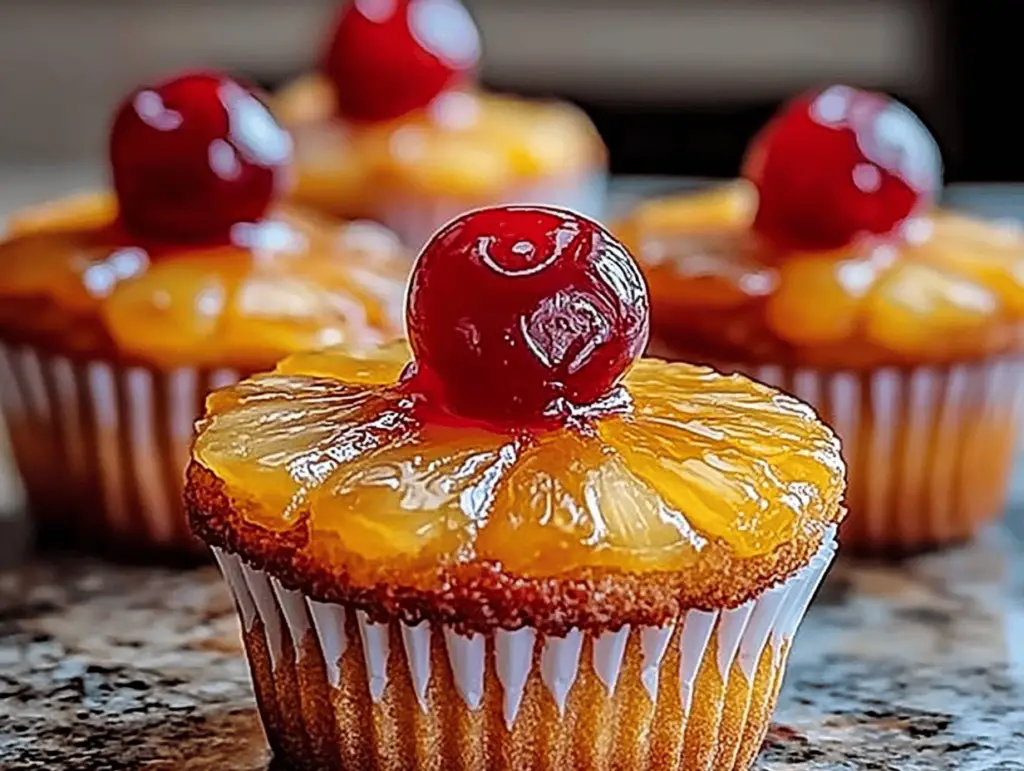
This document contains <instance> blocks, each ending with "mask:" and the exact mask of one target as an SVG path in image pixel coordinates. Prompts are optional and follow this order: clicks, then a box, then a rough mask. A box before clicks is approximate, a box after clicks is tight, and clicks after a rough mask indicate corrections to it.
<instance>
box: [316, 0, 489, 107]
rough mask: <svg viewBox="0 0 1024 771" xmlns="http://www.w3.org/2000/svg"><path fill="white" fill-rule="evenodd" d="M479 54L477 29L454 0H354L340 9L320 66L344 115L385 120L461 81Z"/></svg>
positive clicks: (467, 75) (474, 67) (422, 102)
mask: <svg viewBox="0 0 1024 771" xmlns="http://www.w3.org/2000/svg"><path fill="white" fill-rule="evenodd" d="M479 58H480V34H479V32H478V31H477V28H476V25H475V24H474V22H473V19H472V17H471V16H470V15H469V12H468V11H467V10H466V9H465V8H464V7H463V6H462V5H461V4H460V3H459V2H458V0H353V1H352V2H349V3H348V4H347V5H345V7H344V8H343V9H342V11H341V15H340V16H339V18H338V21H337V23H336V26H335V28H334V34H333V36H332V38H331V40H330V43H329V45H328V48H327V51H326V54H325V56H324V59H323V64H322V69H323V71H324V73H326V75H327V77H328V78H329V79H330V81H331V82H332V83H333V84H334V90H335V94H336V97H337V100H338V112H339V113H340V114H341V115H342V116H344V117H345V118H349V119H350V120H354V121H367V122H369V121H387V120H393V119H395V118H400V117H401V116H403V115H405V114H407V113H409V112H412V111H414V110H418V109H421V108H423V107H426V106H427V105H429V104H430V103H431V102H432V101H433V100H434V98H435V97H436V96H437V95H438V94H440V93H441V92H443V91H445V90H447V89H450V88H452V87H455V86H458V85H460V84H461V83H462V82H463V81H465V80H467V79H468V78H469V77H471V76H472V73H473V71H474V70H475V69H476V64H477V61H478V60H479Z"/></svg>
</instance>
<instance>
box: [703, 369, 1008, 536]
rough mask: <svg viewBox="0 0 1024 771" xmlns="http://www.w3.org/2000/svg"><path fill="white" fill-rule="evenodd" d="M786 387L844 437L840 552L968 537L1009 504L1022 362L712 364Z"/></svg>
mask: <svg viewBox="0 0 1024 771" xmlns="http://www.w3.org/2000/svg"><path fill="white" fill-rule="evenodd" d="M713 366H715V367H716V369H719V370H722V371H724V372H741V373H743V374H746V375H748V376H750V377H753V378H754V379H756V380H760V381H761V382H763V383H766V384H768V385H771V386H775V387H777V388H780V389H781V390H783V391H787V392H789V393H791V394H793V395H794V396H796V397H797V398H799V399H802V400H804V401H806V402H808V403H809V404H811V405H812V406H814V408H815V409H816V410H817V411H818V414H819V415H820V416H821V418H822V419H823V420H824V421H825V422H826V423H828V424H829V425H831V426H832V427H833V428H834V429H835V431H836V433H837V434H838V435H839V438H840V439H841V440H842V444H843V457H844V459H845V461H846V465H847V479H848V483H849V484H848V487H847V492H846V503H847V508H848V510H849V515H848V516H847V518H846V520H845V521H844V522H843V524H842V526H841V531H840V537H841V540H842V543H843V548H844V550H846V551H854V552H861V553H873V554H885V553H898V554H907V553H912V552H918V551H923V550H927V549H931V548H935V547H939V546H944V545H948V544H951V543H955V542H957V541H962V540H965V539H967V538H970V537H971V536H972V535H973V534H974V533H975V532H976V531H977V530H979V529H980V528H981V527H982V526H984V525H985V524H986V523H987V522H989V521H991V520H993V519H995V518H996V517H998V516H1000V515H1001V514H1002V512H1003V510H1004V508H1005V505H1006V491H1007V485H1008V481H1009V475H1010V473H1011V471H1012V468H1013V463H1014V460H1015V456H1016V452H1017V446H1018V427H1019V426H1020V423H1021V420H1022V419H1024V415H1022V408H1024V359H1022V358H1019V357H1008V358H997V359H992V360H989V361H983V362H977V363H970V364H956V365H952V366H944V367H939V366H934V367H911V368H884V369H879V370H875V371H872V372H865V373H858V372H844V371H838V372H835V371H824V370H818V369H813V368H809V367H799V368H794V367H782V366H766V365H743V364H735V363H725V364H723V363H715V364H713Z"/></svg>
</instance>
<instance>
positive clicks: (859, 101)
mask: <svg viewBox="0 0 1024 771" xmlns="http://www.w3.org/2000/svg"><path fill="white" fill-rule="evenodd" d="M744 176H745V179H744V180H742V181H739V182H737V183H733V184H728V185H722V186H720V187H717V188H714V189H710V190H707V191H704V192H700V193H697V194H691V195H680V196H676V197H670V198H666V199H662V200H653V201H648V202H646V203H643V204H641V205H640V206H639V207H638V208H637V209H636V210H635V211H633V212H632V213H631V214H630V215H629V217H627V218H626V219H625V220H624V221H623V222H621V223H620V224H619V226H618V228H617V233H618V234H619V235H620V236H621V237H622V239H623V240H624V241H625V242H626V243H627V244H628V245H629V246H630V247H631V248H633V250H634V251H635V253H636V254H637V256H638V258H639V259H640V262H641V264H642V266H643V268H644V270H645V272H646V274H647V277H648V280H649V281H650V283H651V286H652V305H653V311H652V323H653V338H654V340H653V343H652V345H653V348H654V350H661V351H669V352H674V353H675V354H676V355H678V354H683V355H686V356H688V357H694V358H697V359H700V360H705V361H715V362H723V363H725V362H735V363H776V364H789V365H801V364H806V365H811V366H821V367H835V368H851V369H858V368H863V369H868V368H874V367H879V366H900V365H917V364H932V363H933V364H942V363H947V362H952V361H963V360H970V359H972V358H981V357H984V356H989V355H992V354H997V353H1000V352H1004V351H1017V350H1020V349H1021V347H1022V346H1024V335H1022V334H1021V321H1022V319H1024V236H1022V234H1021V232H1020V231H1019V230H1018V229H1017V228H1011V227H1005V226H998V225H995V224H990V223H984V222H980V221H977V220H972V219H970V218H967V217H964V216H960V215H957V214H954V213H952V212H948V211H944V210H942V209H939V208H936V207H935V205H934V201H935V195H936V193H937V191H938V189H939V185H940V180H941V164H940V159H939V154H938V149H937V147H936V145H935V142H934V140H933V139H932V137H931V136H930V134H929V133H928V131H927V129H925V127H924V126H923V125H922V124H921V123H920V121H918V120H917V118H916V117H915V116H914V115H913V114H912V113H911V112H910V111H909V110H907V109H906V108H905V107H903V106H902V105H900V104H899V103H897V102H895V101H893V100H891V99H888V98H887V97H883V96H880V95H878V94H871V93H866V92H861V91H857V90H855V89H851V88H847V87H844V86H834V87H832V88H829V89H826V90H824V91H821V92H818V93H815V94H811V95H807V96H804V97H800V98H799V99H796V100H794V101H793V102H792V103H790V104H789V105H787V106H786V107H785V108H784V109H783V110H782V112H781V113H780V114H779V115H778V116H777V117H776V118H775V119H774V120H773V121H772V122H771V123H769V124H768V126H767V127H766V128H765V129H764V131H763V132H762V133H761V134H760V135H759V136H758V137H757V138H756V139H755V141H754V143H753V144H752V145H751V148H750V150H749V152H748V156H747V160H746V162H745V165H744Z"/></svg>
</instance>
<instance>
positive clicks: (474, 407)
mask: <svg viewBox="0 0 1024 771" xmlns="http://www.w3.org/2000/svg"><path fill="white" fill-rule="evenodd" d="M648 316H649V298H648V294H647V285H646V284H645V283H644V279H643V276H642V275H641V273H640V270H639V268H638V267H637V264H636V263H635V262H634V260H633V258H632V257H631V256H630V254H629V252H627V251H626V248H625V247H624V246H623V245H622V244H620V243H619V242H618V241H617V240H616V239H615V238H614V237H613V236H612V235H611V234H609V233H608V231H606V230H605V229H604V228H602V227H601V226H600V225H598V224H597V223H595V222H593V221H591V220H589V219H587V218H586V217H583V216H581V215H579V214H574V213H572V212H569V211H565V210H561V209H554V208H546V207H538V206H509V207H498V208H492V209H482V210H479V211H475V212H471V213H469V214H464V215H462V216H461V217H459V218H457V219H455V220H453V221H452V222H450V223H448V225H446V226H445V227H443V228H442V229H441V230H440V231H438V233H437V234H436V235H435V236H434V237H433V238H432V239H431V240H430V242H429V243H428V244H427V245H426V246H425V247H424V248H423V251H422V252H421V254H420V256H419V260H418V261H417V263H416V267H415V269H414V271H413V275H412V279H411V285H410V289H409V300H408V306H407V310H406V324H407V327H408V334H409V340H410V344H411V346H412V350H413V354H414V356H415V375H414V377H413V381H412V382H414V383H416V382H419V383H421V384H424V390H425V391H427V392H428V393H429V392H435V393H437V394H439V397H440V399H441V400H442V401H443V404H444V406H445V407H446V408H447V410H448V411H449V412H452V413H454V414H457V415H460V416H465V417H468V418H471V419H479V420H484V421H490V422H496V423H501V424H509V423H513V424H527V425H529V424H538V423H543V422H545V421H548V420H551V419H552V416H556V417H557V416H558V415H565V414H572V413H573V412H574V410H573V407H575V406H582V405H588V404H592V403H594V402H596V401H600V400H602V398H603V397H605V396H606V395H607V394H608V393H609V392H610V391H611V390H612V389H613V387H614V386H615V384H616V381H617V380H618V379H619V377H620V376H621V375H622V374H623V372H625V370H626V369H627V368H628V367H629V365H630V364H632V362H633V361H634V360H635V359H636V357H637V356H639V355H640V353H641V352H642V351H643V349H644V346H645V345H646V343H647V335H648Z"/></svg>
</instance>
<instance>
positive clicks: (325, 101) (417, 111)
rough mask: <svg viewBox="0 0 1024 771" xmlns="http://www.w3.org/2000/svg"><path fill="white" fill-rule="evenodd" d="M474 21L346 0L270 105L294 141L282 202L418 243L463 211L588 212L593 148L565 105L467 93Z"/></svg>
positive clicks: (425, 8)
mask: <svg viewBox="0 0 1024 771" xmlns="http://www.w3.org/2000/svg"><path fill="white" fill-rule="evenodd" d="M479 55H480V38H479V34H478V32H477V28H476V26H475V24H474V23H473V20H472V18H471V17H470V16H469V14H468V12H467V11H466V9H465V8H464V7H463V6H462V5H461V4H459V3H458V1H457V0H395V1H394V2H385V3H369V2H348V3H345V5H344V6H343V7H342V9H341V11H340V14H339V16H338V17H337V21H336V22H335V24H334V28H333V31H332V33H331V35H330V38H329V40H328V44H327V46H326V50H325V52H324V54H323V56H322V57H321V63H320V67H319V72H318V73H316V74H311V75H307V76H306V77H303V78H301V79H300V80H298V81H297V82H295V83H293V84H292V85H290V86H289V87H287V88H286V89H285V90H284V91H283V92H282V93H280V94H279V95H278V97H277V99H276V102H275V105H274V107H275V111H276V113H277V114H278V116H279V117H280V118H281V120H282V122H283V123H284V124H285V125H286V126H287V127H288V128H289V129H291V130H292V132H293V134H294V136H295V141H296V167H297V170H298V184H297V186H296V188H295V199H296V200H297V201H299V202H301V203H303V204H306V205H309V206H310V207H312V208H315V209H317V210H320V211H324V212H328V213H330V214H333V215H337V216H340V217H363V218H372V219H376V220H379V221H381V222H383V223H384V224H385V225H387V226H389V227H390V228H391V229H393V230H394V231H395V232H396V233H398V234H399V236H400V237H401V238H402V239H403V240H404V241H405V242H406V243H407V244H409V245H410V246H413V247H416V248H419V247H421V246H422V245H423V243H424V242H425V241H426V240H427V239H428V238H429V237H430V235H431V234H432V233H433V232H434V231H435V230H436V229H437V228H438V227H440V226H441V225H442V224H444V223H445V222H447V221H448V220H449V219H451V218H452V217H454V216H455V215H457V214H461V213H462V212H464V211H466V210H468V209H474V208H479V207H482V206H489V205H494V204H501V203H517V202H529V203H544V204H554V205H557V206H565V207H568V208H571V209H576V210H579V211H582V212H584V213H587V214H590V215H591V216H598V215H599V214H600V212H601V209H602V207H603V202H604V195H605V177H606V152H605V148H604V144H603V143H602V142H601V139H600V137H599V136H598V135H597V132H596V131H595V129H594V127H593V125H592V124H591V123H590V121H589V120H588V119H587V117H586V116H585V115H584V114H583V113H582V112H580V111H579V110H578V109H576V108H574V107H571V106H569V105H567V104H562V103H557V102H540V101H529V100H524V99H517V98H513V97H510V96H503V95H498V94H493V93H489V92H486V91H483V90H481V89H480V88H479V87H478V86H477V85H476V84H475V83H474V80H473V74H474V71H475V69H476V65H477V61H478V58H479Z"/></svg>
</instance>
